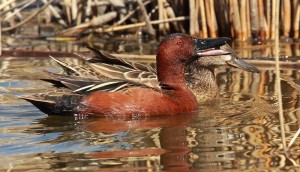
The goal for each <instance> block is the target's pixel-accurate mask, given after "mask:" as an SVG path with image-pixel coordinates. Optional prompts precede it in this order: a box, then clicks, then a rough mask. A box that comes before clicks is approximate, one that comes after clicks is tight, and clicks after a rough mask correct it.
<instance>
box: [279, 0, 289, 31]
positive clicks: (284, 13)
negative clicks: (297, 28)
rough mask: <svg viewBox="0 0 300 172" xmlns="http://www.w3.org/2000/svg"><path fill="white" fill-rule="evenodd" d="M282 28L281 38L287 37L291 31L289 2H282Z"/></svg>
mask: <svg viewBox="0 0 300 172" xmlns="http://www.w3.org/2000/svg"><path fill="white" fill-rule="evenodd" d="M282 3H283V4H282V8H283V10H282V13H281V14H282V16H283V17H282V21H283V22H282V27H283V36H284V37H289V34H290V30H291V4H290V0H286V1H282Z"/></svg>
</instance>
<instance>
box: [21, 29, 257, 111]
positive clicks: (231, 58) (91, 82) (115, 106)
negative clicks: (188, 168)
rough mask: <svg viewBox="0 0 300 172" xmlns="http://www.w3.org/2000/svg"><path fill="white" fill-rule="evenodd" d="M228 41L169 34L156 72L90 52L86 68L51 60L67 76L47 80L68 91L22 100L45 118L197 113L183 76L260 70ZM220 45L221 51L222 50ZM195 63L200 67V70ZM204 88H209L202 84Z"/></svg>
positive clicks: (57, 76)
mask: <svg viewBox="0 0 300 172" xmlns="http://www.w3.org/2000/svg"><path fill="white" fill-rule="evenodd" d="M229 41H230V39H229V38H213V39H197V38H193V37H191V36H189V35H186V34H179V33H177V34H171V35H169V36H167V37H165V39H164V40H163V41H162V42H161V43H160V45H159V47H158V50H157V56H156V68H154V67H151V66H146V65H143V64H139V63H132V62H128V61H125V60H123V59H119V58H116V57H114V56H111V55H109V54H106V53H103V52H100V51H97V50H95V49H92V48H90V49H91V50H92V52H93V54H94V56H90V57H86V56H83V57H84V58H85V59H86V60H87V61H89V62H90V63H91V64H90V68H88V69H87V68H82V67H78V66H75V65H71V64H66V63H64V62H62V61H59V60H57V59H54V60H56V61H57V62H58V63H59V64H60V65H61V66H63V68H64V69H65V71H66V72H67V74H68V75H60V74H54V73H49V75H50V76H51V77H52V79H50V80H49V79H48V80H47V81H50V82H53V83H55V84H56V85H57V86H58V85H63V86H64V87H67V88H59V89H55V90H53V91H49V92H48V93H41V94H35V95H31V96H25V97H22V98H23V99H25V100H27V101H29V102H31V103H32V104H34V105H35V106H36V107H37V108H39V109H40V110H41V111H42V112H44V113H47V114H93V115H98V116H99V115H100V116H126V117H134V116H153V115H175V114H180V113H184V112H190V111H195V110H197V108H198V102H197V100H196V98H195V96H194V94H193V92H192V91H191V90H190V89H189V87H188V86H187V85H191V84H186V83H187V82H190V80H189V79H186V78H191V79H192V80H194V79H198V78H202V77H203V76H207V74H205V75H202V74H199V73H198V72H199V71H200V72H203V71H204V72H208V73H211V74H212V76H213V73H212V70H211V68H212V66H214V65H217V64H219V63H220V64H223V63H228V64H231V65H234V66H237V67H240V68H243V69H245V70H248V71H251V72H257V71H258V70H257V69H256V68H255V67H254V66H252V65H249V64H247V63H245V62H244V61H242V60H240V59H238V58H237V57H235V55H232V54H233V52H232V51H231V49H230V48H226V46H225V45H226V44H227V43H228V42H229ZM220 46H225V48H223V49H220V48H219V47H220ZM79 56H81V55H79ZM212 58H213V59H215V60H212ZM204 62H205V63H204ZM203 63H204V64H203ZM199 65H200V67H201V69H199V70H198V69H197V68H198V67H199ZM105 70H106V72H103V71H105ZM188 72H190V74H187V73H188ZM91 73H92V74H93V75H91ZM209 77H211V76H209ZM210 81H212V82H214V84H212V85H213V87H215V86H214V85H215V81H214V79H208V80H206V82H210ZM200 82H201V80H200ZM58 83H59V84H58ZM200 85H201V84H200ZM204 85H205V84H204ZM202 87H203V88H204V89H206V90H207V89H210V87H207V86H206V85H205V86H202ZM216 87H217V86H216Z"/></svg>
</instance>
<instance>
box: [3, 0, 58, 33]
mask: <svg viewBox="0 0 300 172" xmlns="http://www.w3.org/2000/svg"><path fill="white" fill-rule="evenodd" d="M53 1H55V0H50V1H48V2H47V3H46V4H44V6H43V7H42V8H40V9H39V10H37V11H36V12H34V13H32V14H31V15H30V16H28V17H27V18H26V19H25V20H23V21H22V22H19V23H18V24H16V25H14V26H11V27H6V28H2V31H3V32H7V31H10V30H13V29H15V28H17V27H20V26H22V25H23V24H25V23H27V22H29V21H30V20H31V19H32V18H33V17H36V16H37V15H38V14H39V13H41V12H42V11H44V10H45V9H46V8H47V7H48V6H49V5H50V4H51V3H52V2H53Z"/></svg>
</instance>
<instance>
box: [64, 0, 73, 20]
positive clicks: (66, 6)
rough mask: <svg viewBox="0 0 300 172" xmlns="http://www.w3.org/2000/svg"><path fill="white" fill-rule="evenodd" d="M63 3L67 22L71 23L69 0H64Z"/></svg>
mask: <svg viewBox="0 0 300 172" xmlns="http://www.w3.org/2000/svg"><path fill="white" fill-rule="evenodd" d="M64 3H65V11H66V16H67V22H68V24H69V25H71V24H72V16H71V0H64Z"/></svg>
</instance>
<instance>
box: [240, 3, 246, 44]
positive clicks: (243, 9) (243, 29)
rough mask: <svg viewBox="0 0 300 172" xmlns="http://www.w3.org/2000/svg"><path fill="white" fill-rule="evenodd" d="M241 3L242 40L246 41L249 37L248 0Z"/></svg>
mask: <svg viewBox="0 0 300 172" xmlns="http://www.w3.org/2000/svg"><path fill="white" fill-rule="evenodd" d="M240 3H241V5H240V14H241V17H240V19H241V31H242V33H241V35H242V40H243V41H245V40H246V39H247V16H246V15H247V2H246V0H241V1H240Z"/></svg>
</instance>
